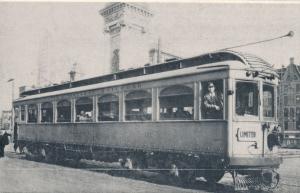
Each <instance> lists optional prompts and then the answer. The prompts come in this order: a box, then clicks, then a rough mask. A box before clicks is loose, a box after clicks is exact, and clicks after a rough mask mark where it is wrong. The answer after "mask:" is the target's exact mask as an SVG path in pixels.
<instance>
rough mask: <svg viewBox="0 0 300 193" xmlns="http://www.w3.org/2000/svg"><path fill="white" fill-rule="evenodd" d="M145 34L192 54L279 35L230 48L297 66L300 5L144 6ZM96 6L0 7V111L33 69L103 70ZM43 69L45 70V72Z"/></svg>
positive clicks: (103, 40) (64, 76)
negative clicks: (148, 12) (149, 18)
mask: <svg viewBox="0 0 300 193" xmlns="http://www.w3.org/2000/svg"><path fill="white" fill-rule="evenodd" d="M147 5H148V7H149V9H150V10H151V11H152V12H153V14H154V17H153V18H152V23H151V31H152V33H153V34H154V36H155V37H159V38H160V40H161V47H162V49H163V50H165V51H167V52H170V53H173V54H175V55H178V56H181V57H184V58H185V57H190V56H195V55H200V54H202V53H207V52H210V51H215V50H219V49H223V48H227V47H232V46H236V45H240V44H245V43H249V42H255V41H261V40H265V39H271V38H275V37H279V36H282V35H285V34H287V33H288V32H289V31H293V32H294V37H292V38H282V39H278V40H275V41H271V42H268V43H264V44H257V45H253V46H247V47H243V48H237V49H235V50H236V51H243V52H249V53H252V54H255V55H257V56H260V57H262V58H263V59H265V60H266V61H268V62H269V63H271V64H273V65H274V66H275V67H277V68H279V67H281V66H282V65H285V66H286V65H288V63H289V58H290V57H294V58H295V62H296V63H297V64H299V63H300V11H299V10H300V3H281V2H277V1H275V2H273V3H257V2H256V3H148V4H147ZM104 6H105V4H104V3H101V2H90V3H84V2H72V3H71V2H56V3H51V2H0V90H1V95H0V111H2V110H6V109H9V108H11V100H12V82H7V80H9V79H10V78H14V95H15V97H14V98H17V96H18V88H19V87H20V86H24V85H26V86H32V85H37V80H38V73H37V72H38V64H43V65H47V67H46V68H47V69H48V70H47V72H44V73H46V74H47V76H45V77H46V79H47V80H44V81H46V82H49V83H59V82H61V81H66V80H68V77H69V76H68V72H69V71H70V70H71V69H72V65H73V64H74V63H76V64H77V65H76V71H77V72H78V79H81V78H88V77H93V76H97V75H101V74H106V73H108V72H109V35H108V34H105V33H104V32H103V28H104V21H103V18H102V16H101V15H99V10H101V9H102V8H103V7H104ZM43 69H44V68H43Z"/></svg>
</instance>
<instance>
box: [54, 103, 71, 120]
mask: <svg viewBox="0 0 300 193" xmlns="http://www.w3.org/2000/svg"><path fill="white" fill-rule="evenodd" d="M63 101H67V102H68V103H69V104H70V121H59V117H58V116H59V112H58V108H61V107H59V104H60V103H62V102H63ZM55 110H56V112H57V113H56V117H55V119H56V123H72V101H71V100H68V99H62V100H59V101H57V105H56V109H55Z"/></svg>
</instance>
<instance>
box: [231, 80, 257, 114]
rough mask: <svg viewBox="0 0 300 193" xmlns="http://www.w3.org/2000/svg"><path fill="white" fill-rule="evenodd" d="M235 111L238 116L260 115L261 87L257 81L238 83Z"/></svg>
mask: <svg viewBox="0 0 300 193" xmlns="http://www.w3.org/2000/svg"><path fill="white" fill-rule="evenodd" d="M235 93H236V101H235V105H236V107H235V112H236V114H237V115H238V116H245V117H246V116H250V117H251V116H258V105H259V89H258V84H257V83H255V82H242V81H241V82H237V83H236V92H235Z"/></svg>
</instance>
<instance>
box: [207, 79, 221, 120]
mask: <svg viewBox="0 0 300 193" xmlns="http://www.w3.org/2000/svg"><path fill="white" fill-rule="evenodd" d="M207 90H208V93H207V94H205V95H204V99H203V103H204V118H205V119H222V117H223V95H222V94H221V93H218V92H216V90H215V85H214V83H212V82H209V83H208V88H207Z"/></svg>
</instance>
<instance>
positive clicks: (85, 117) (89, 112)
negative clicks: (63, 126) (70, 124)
mask: <svg viewBox="0 0 300 193" xmlns="http://www.w3.org/2000/svg"><path fill="white" fill-rule="evenodd" d="M92 116H93V100H92V99H91V98H88V97H83V98H79V99H77V100H76V121H77V122H91V121H92V120H93V119H92Z"/></svg>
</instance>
